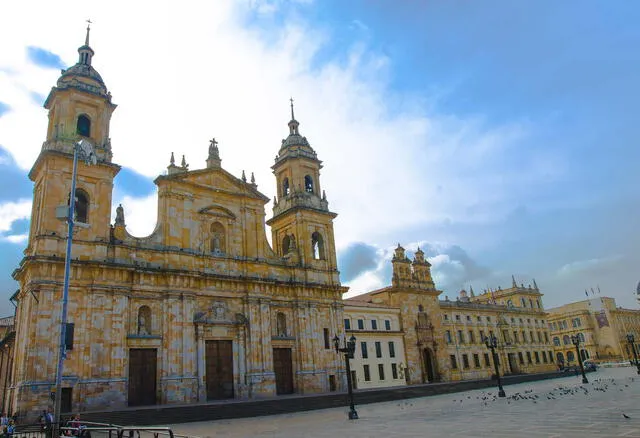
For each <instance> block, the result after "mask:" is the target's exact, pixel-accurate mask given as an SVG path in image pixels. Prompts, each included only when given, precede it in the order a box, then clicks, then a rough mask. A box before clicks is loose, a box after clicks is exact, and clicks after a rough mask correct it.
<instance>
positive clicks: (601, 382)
mask: <svg viewBox="0 0 640 438" xmlns="http://www.w3.org/2000/svg"><path fill="white" fill-rule="evenodd" d="M634 381H635V379H634V378H633V377H629V378H627V379H626V381H622V382H620V381H616V379H614V378H606V379H594V380H592V381H591V383H588V384H582V385H580V386H570V387H568V386H563V385H560V386H558V387H556V388H554V389H553V390H551V391H549V392H546V393H540V394H536V393H534V392H533V389H528V390H525V391H524V392H514V393H513V394H511V395H509V396H507V397H506V398H505V400H506V401H507V404H511V403H515V402H519V401H530V402H532V403H538V401H542V400H545V399H546V400H558V399H562V398H564V397H572V396H579V395H589V394H590V391H594V392H607V391H624V390H625V389H627V388H629V383H627V382H634ZM507 389H508V387H507ZM475 399H476V400H479V401H480V402H482V404H483V406H487V405H488V404H489V403H492V402H495V401H496V400H498V399H499V398H498V396H497V393H496V392H486V391H482V393H480V394H479V395H478V396H476V397H475ZM465 400H473V399H472V397H471V396H470V395H467V396H466V398H465V397H463V398H459V399H454V400H453V403H457V404H460V403H463V402H464V401H465ZM622 416H623V417H624V418H626V419H630V418H631V417H630V416H628V415H626V414H625V413H624V412H623V413H622Z"/></svg>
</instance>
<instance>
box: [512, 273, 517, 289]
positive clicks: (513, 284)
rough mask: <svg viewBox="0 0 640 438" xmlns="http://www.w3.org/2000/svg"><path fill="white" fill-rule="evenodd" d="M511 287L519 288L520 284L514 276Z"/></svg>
mask: <svg viewBox="0 0 640 438" xmlns="http://www.w3.org/2000/svg"><path fill="white" fill-rule="evenodd" d="M511 287H518V283H516V277H515V276H514V275H512V276H511Z"/></svg>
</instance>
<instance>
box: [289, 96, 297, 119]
mask: <svg viewBox="0 0 640 438" xmlns="http://www.w3.org/2000/svg"><path fill="white" fill-rule="evenodd" d="M289 101H290V102H291V120H295V119H296V117H295V116H294V115H293V97H291V98H290V99H289Z"/></svg>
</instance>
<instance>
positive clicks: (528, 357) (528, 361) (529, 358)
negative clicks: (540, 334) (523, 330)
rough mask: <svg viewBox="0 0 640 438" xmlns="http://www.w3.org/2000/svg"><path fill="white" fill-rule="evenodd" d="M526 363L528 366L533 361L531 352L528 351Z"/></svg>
mask: <svg viewBox="0 0 640 438" xmlns="http://www.w3.org/2000/svg"><path fill="white" fill-rule="evenodd" d="M527 363H528V364H531V363H533V361H532V360H531V352H530V351H527Z"/></svg>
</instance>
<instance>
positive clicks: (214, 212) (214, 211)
mask: <svg viewBox="0 0 640 438" xmlns="http://www.w3.org/2000/svg"><path fill="white" fill-rule="evenodd" d="M198 213H200V214H204V215H207V216H213V217H222V218H226V219H232V220H236V215H235V214H233V212H232V211H231V210H229V209H228V208H225V207H222V206H221V205H210V206H208V207H205V208H202V209H200V210H198Z"/></svg>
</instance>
